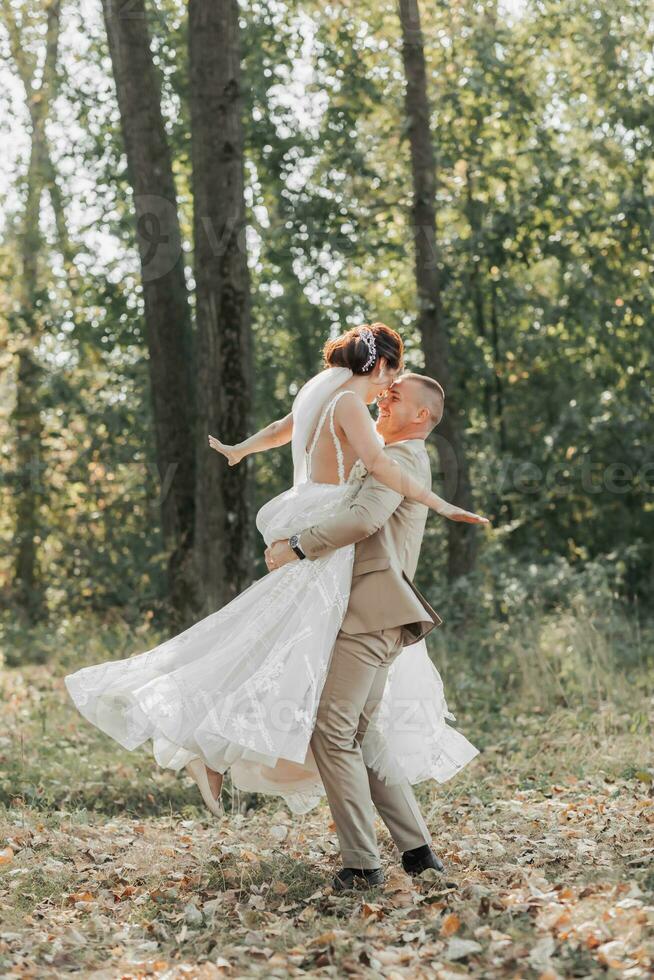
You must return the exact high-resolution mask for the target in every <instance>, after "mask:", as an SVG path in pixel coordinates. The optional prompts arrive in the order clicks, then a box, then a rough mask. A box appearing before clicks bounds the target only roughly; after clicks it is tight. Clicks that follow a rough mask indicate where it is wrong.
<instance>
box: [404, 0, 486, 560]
mask: <svg viewBox="0 0 654 980" xmlns="http://www.w3.org/2000/svg"><path fill="white" fill-rule="evenodd" d="M399 10H400V20H401V24H402V60H403V63H404V72H405V76H406V88H405V111H406V117H407V131H408V135H409V144H410V147H411V169H412V175H413V205H412V220H413V233H414V238H415V274H416V286H417V293H418V319H417V326H418V330H419V332H420V337H421V342H422V347H423V350H424V354H425V368H426V371H427V374H431V375H433V376H434V377H436V378H438V380H439V381H440V382H441V384H442V385H443V387H444V389H445V392H446V402H445V413H444V416H443V420H442V422H441V424H440V426H439V428H438V435H437V440H436V441H437V446H438V453H439V459H440V463H441V467H442V469H443V475H444V480H445V488H446V494H447V496H448V497H449V498H450V499H451V500H452V501H453V503H455V504H457V505H458V506H459V507H463V508H465V509H466V510H472V509H473V500H472V491H471V487H470V479H469V475H468V464H467V460H466V456H465V451H464V447H463V440H462V437H461V410H460V406H459V404H458V402H457V392H456V391H455V390H454V387H453V383H452V372H451V370H450V353H449V338H448V332H447V324H446V320H445V315H444V310H443V304H442V298H441V284H440V276H439V248H438V241H437V236H436V207H435V199H436V162H435V155H434V147H433V143H432V134H431V123H430V106H429V98H428V95H427V76H426V71H425V52H424V45H423V37H422V29H421V25H420V9H419V7H418V0H399ZM475 553H476V535H475V529H474V528H470V527H466V526H465V525H463V524H455V523H453V522H451V521H450V522H449V524H448V573H449V575H450V577H451V578H457V577H458V576H459V575H463V574H465V573H466V572H469V571H471V570H472V568H473V567H474V563H475Z"/></svg>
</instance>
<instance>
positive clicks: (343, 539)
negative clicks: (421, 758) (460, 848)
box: [299, 439, 441, 868]
mask: <svg viewBox="0 0 654 980" xmlns="http://www.w3.org/2000/svg"><path fill="white" fill-rule="evenodd" d="M386 452H387V453H388V454H389V455H390V456H392V457H393V458H394V459H396V460H397V462H398V463H399V464H400V465H401V466H402V467H403V468H404V469H405V470H407V471H408V472H409V473H410V474H411V475H412V476H414V477H415V478H416V479H418V480H420V481H421V482H422V483H424V484H425V485H427V486H429V487H430V488H431V468H430V465H429V456H428V454H427V450H426V449H425V444H424V440H422V439H407V440H404V441H402V442H397V443H393V444H392V445H389V446H387V447H386ZM427 514H428V509H427V507H426V506H425V505H424V504H420V503H418V502H417V501H415V500H410V499H407V498H406V497H403V496H402V495H401V494H399V493H396V492H395V491H394V490H390V489H389V488H388V487H386V486H384V485H383V484H382V483H380V482H379V481H378V480H377V479H376V478H375V477H374V476H371V475H368V476H367V477H366V478H365V480H364V482H363V484H362V487H361V489H360V490H359V492H358V493H357V495H356V496H355V497H354V498H353V499H352V500H351V501H350V503H349V504H348V506H347V507H344V508H343V510H342V511H341V512H340V513H338V514H336V515H335V516H333V517H331V518H329V519H328V520H325V521H323V522H322V523H320V524H316V525H314V526H313V527H310V528H308V529H307V530H305V531H303V532H302V534H301V535H300V540H299V544H300V548H301V549H302V551H303V552H304V554H305V555H306V556H307V558H309V559H315V558H320V557H321V556H323V555H325V554H327V553H328V552H330V551H333V550H334V549H336V548H342V547H344V546H345V545H348V544H356V548H355V554H354V567H353V571H352V589H351V592H350V597H349V604H348V607H347V610H346V613H345V616H344V619H343V623H342V625H341V629H340V631H339V633H338V636H337V638H336V643H335V645H334V651H333V654H332V659H331V662H330V666H329V672H328V674H327V678H326V680H325V685H324V687H323V691H322V696H321V699H320V704H319V707H318V714H317V718H316V725H315V728H314V732H313V736H312V739H311V748H312V751H313V754H314V757H315V760H316V764H317V766H318V769H319V771H320V776H321V778H322V781H323V784H324V786H325V790H326V793H327V799H328V800H329V806H330V809H331V811H332V815H333V817H334V822H335V824H336V830H337V833H338V838H339V841H340V845H341V851H342V855H343V863H344V865H345V867H350V868H378V867H379V866H380V863H381V862H380V857H379V851H378V849H377V838H376V834H375V827H374V809H373V804H374V806H376V807H377V810H378V811H379V814H380V816H381V817H382V819H383V821H384V823H385V824H386V826H387V827H388V829H389V831H390V834H391V836H392V837H393V840H394V841H395V843H396V845H397V847H398V848H399V849H400V851H407V850H410V849H411V848H414V847H418V846H420V845H421V844H425V843H429V842H430V840H431V836H430V834H429V830H428V829H427V826H426V824H425V821H424V820H423V818H422V815H421V813H420V810H419V809H418V804H417V803H416V799H415V796H414V794H413V790H412V789H411V786H410V785H409V783H408V782H405V783H401V784H399V785H394V786H388V785H386V784H385V783H384V782H382V781H381V780H380V779H378V778H377V776H376V775H375V773H374V772H372V770H369V769H367V768H366V766H365V763H364V761H363V756H362V752H361V740H362V738H363V735H364V733H365V730H366V727H367V725H368V721H369V719H370V716H371V713H372V712H373V711H374V709H375V707H376V706H377V704H378V703H379V701H380V700H381V697H382V694H383V690H384V685H385V683H386V675H387V673H388V667H389V665H390V664H391V662H392V661H393V659H394V658H395V657H396V656H397V655H398V654H399V653H400V652H401V650H402V649H403V647H405V646H408V645H410V644H412V643H416V642H417V641H418V640H420V639H421V638H422V637H423V636H426V635H427V633H429V632H430V631H431V630H432V629H434V627H435V626H438V625H439V624H440V622H441V620H440V618H439V616H438V614H437V613H436V612H435V611H434V610H433V609H432V608H431V606H430V605H429V603H428V602H427V600H426V599H425V598H424V597H423V596H422V595H421V594H420V592H419V591H418V590H417V589H416V588H415V586H414V585H413V583H412V581H411V580H412V578H413V576H414V575H415V571H416V568H417V565H418V557H419V554H420V547H421V544H422V538H423V534H424V530H425V523H426V520H427Z"/></svg>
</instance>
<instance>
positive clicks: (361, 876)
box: [332, 868, 384, 892]
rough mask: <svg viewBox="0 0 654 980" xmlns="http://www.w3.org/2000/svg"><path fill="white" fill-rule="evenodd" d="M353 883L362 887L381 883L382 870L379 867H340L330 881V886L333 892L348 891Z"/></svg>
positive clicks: (371, 886)
mask: <svg viewBox="0 0 654 980" xmlns="http://www.w3.org/2000/svg"><path fill="white" fill-rule="evenodd" d="M355 884H360V885H361V887H362V888H373V887H374V886H375V885H383V884H384V872H383V871H382V869H381V868H370V869H366V868H341V870H340V871H339V872H338V874H337V875H336V877H335V878H334V880H333V881H332V888H333V889H334V891H335V892H349V891H352V889H353V888H354V886H355Z"/></svg>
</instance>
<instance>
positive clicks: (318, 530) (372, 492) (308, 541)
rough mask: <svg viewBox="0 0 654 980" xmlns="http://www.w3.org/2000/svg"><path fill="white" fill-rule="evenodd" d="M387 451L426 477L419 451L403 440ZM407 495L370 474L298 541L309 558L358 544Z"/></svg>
mask: <svg viewBox="0 0 654 980" xmlns="http://www.w3.org/2000/svg"><path fill="white" fill-rule="evenodd" d="M386 452H387V453H388V454H389V456H392V457H393V459H396V460H397V462H398V463H399V464H400V465H401V466H402V468H403V469H405V470H407V471H408V472H410V473H411V475H412V476H415V477H417V478H418V479H423V480H424V474H423V473H420V471H419V464H418V459H417V458H416V455H415V454H414V453H413V452H412V451H411V450H410V449H409V448H408V446H405V445H403V444H402V443H397V444H396V445H390V446H387V448H386ZM403 499H404V498H403V497H402V495H401V494H399V493H397V492H396V491H395V490H390V489H389V487H387V486H385V485H384V484H383V483H380V482H379V480H377V479H376V478H375V477H374V476H371V475H368V476H367V477H366V479H365V480H364V481H363V484H362V486H361V489H360V490H359V492H358V493H357V495H356V497H354V498H353V499H352V500H351V501H350V502H349V504H348V505H347V506H344V507H343V509H342V510H341V511H339V512H338V513H336V514H335V515H334V516H333V517H330V518H328V519H327V520H324V521H321V522H320V523H319V524H314V525H313V527H309V528H307V529H306V530H305V531H302V533H301V534H300V536H299V545H300V548H301V549H302V551H303V552H304V554H305V555H306V556H307V558H312V559H313V558H321V557H322V556H323V555H326V554H327V553H328V552H330V551H335V550H336V549H337V548H344V547H345V546H346V545H348V544H356V542H357V541H362V540H363V538H367V537H369V536H370V535H371V534H374V533H375V532H376V531H378V530H379V528H380V527H382V526H383V525H384V524H385V523H386V521H387V520H388V518H389V517H390V516H391V514H392V513H393V511H394V510H396V509H397V508H398V507H399V506H400V504H401V503H402V500H403Z"/></svg>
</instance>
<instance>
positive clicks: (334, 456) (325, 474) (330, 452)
mask: <svg viewBox="0 0 654 980" xmlns="http://www.w3.org/2000/svg"><path fill="white" fill-rule="evenodd" d="M346 392H347V393H349V396H350V397H349V399H347V398H342V397H341V396H343V395H345V394H346ZM352 396H354V397H352ZM354 398H356V399H357V400H358V401H361V399H360V398H359V396H358V395H357V394H356V392H354V391H352V390H351V389H349V388H341V389H339V391H337V392H336V394H335V395H332V396H331V398H329V399H328V401H327V402H326V403H325V405H323V407H322V410H321V412H320V416H319V419H318V422H317V424H316V427H315V429H314V430H313V433H312V435H311V438H310V439H309V443H308V445H307V447H306V449H307V454H309V451H311V452H310V467H311V469H310V479H311V480H312V481H313V482H314V483H335V484H338V483H339V482H341V479H343V480H347V478H348V476H349V474H350V470H351V469H352V467H353V466H354V464H355V463H356V461H357V459H359V455H358V453H357V451H356V450H355V449H354V447H353V446H352V444H351V442H350V441H349V440H348V438H347V435H346V434H345V430H344V429H343V426H342V425H341V424H340V423H339V421H338V415H339V414H341V413H342V412H344V411H345V412H346V411H347V409H348V408H349V407H350V404H349V403H350V401H354ZM339 447H340V450H341V454H342V455H340V459H341V461H342V469H341V468H340V464H339ZM307 468H308V467H307Z"/></svg>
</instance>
